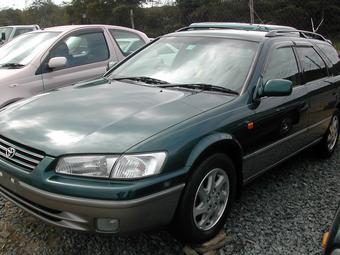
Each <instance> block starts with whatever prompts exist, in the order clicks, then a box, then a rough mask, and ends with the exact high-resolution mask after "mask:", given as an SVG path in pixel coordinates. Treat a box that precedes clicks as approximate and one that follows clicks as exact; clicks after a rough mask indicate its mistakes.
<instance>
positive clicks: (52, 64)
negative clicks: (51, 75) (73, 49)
mask: <svg viewBox="0 0 340 255" xmlns="http://www.w3.org/2000/svg"><path fill="white" fill-rule="evenodd" d="M66 64H67V59H66V58H65V57H54V58H51V59H50V60H49V61H48V67H49V68H51V69H56V68H62V67H65V66H66Z"/></svg>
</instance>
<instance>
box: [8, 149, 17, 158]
mask: <svg viewBox="0 0 340 255" xmlns="http://www.w3.org/2000/svg"><path fill="white" fill-rule="evenodd" d="M15 152H16V151H15V149H14V148H12V147H9V148H7V149H6V157H7V158H13V157H14V155H15Z"/></svg>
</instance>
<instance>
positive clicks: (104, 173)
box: [56, 156, 117, 178]
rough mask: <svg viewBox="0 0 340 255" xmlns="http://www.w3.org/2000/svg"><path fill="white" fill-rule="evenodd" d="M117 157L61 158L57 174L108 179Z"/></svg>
mask: <svg viewBox="0 0 340 255" xmlns="http://www.w3.org/2000/svg"><path fill="white" fill-rule="evenodd" d="M116 160H117V157H114V156H75V157H64V158H61V159H60V160H59V162H58V164H57V167H56V172H57V173H61V174H69V175H80V176H89V177H102V178H108V177H109V176H110V173H111V170H112V167H113V165H114V163H115V162H116Z"/></svg>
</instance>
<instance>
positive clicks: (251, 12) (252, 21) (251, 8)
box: [249, 0, 255, 24]
mask: <svg viewBox="0 0 340 255" xmlns="http://www.w3.org/2000/svg"><path fill="white" fill-rule="evenodd" d="M249 12H250V23H251V24H254V23H255V18H254V0H249Z"/></svg>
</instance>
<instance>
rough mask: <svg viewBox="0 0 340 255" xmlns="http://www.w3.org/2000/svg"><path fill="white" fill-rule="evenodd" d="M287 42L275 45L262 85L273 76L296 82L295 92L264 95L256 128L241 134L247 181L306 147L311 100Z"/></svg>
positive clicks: (256, 111) (256, 115) (255, 112)
mask: <svg viewBox="0 0 340 255" xmlns="http://www.w3.org/2000/svg"><path fill="white" fill-rule="evenodd" d="M292 47H293V43H292V42H287V43H285V44H279V45H276V46H274V47H273V48H272V50H271V52H270V54H269V58H268V59H267V63H266V65H265V67H264V70H263V78H262V81H261V82H260V84H259V86H263V85H264V84H266V82H267V81H269V80H272V79H287V80H291V81H292V82H293V92H292V94H291V95H289V96H284V97H262V98H260V99H258V100H259V102H258V105H257V107H256V108H255V109H254V110H253V116H252V120H251V121H253V128H252V130H250V131H249V132H248V135H245V136H243V137H241V138H240V139H241V144H242V145H243V148H246V151H245V157H244V179H245V181H247V180H249V179H251V178H253V177H255V176H256V175H257V174H259V173H260V172H262V171H265V170H267V169H268V168H269V167H272V166H273V165H275V164H276V163H278V162H281V161H282V160H284V159H286V158H287V157H289V156H290V155H291V154H292V153H294V152H295V151H297V150H298V149H299V148H303V147H304V146H306V144H307V141H306V137H305V129H306V127H307V126H308V109H309V107H308V102H307V92H306V89H305V86H304V85H302V84H301V73H300V72H299V66H298V63H297V60H296V55H295V53H294V50H293V48H292Z"/></svg>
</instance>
